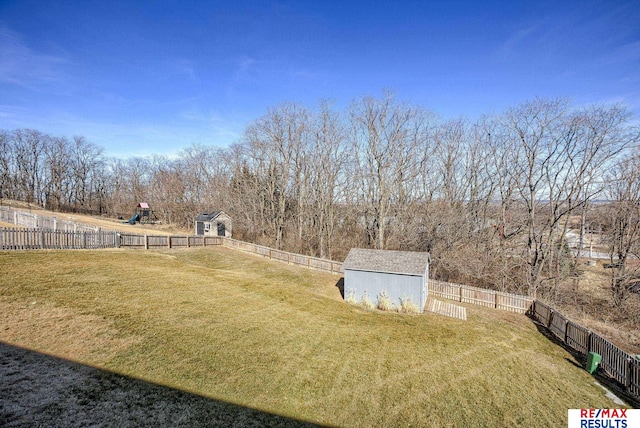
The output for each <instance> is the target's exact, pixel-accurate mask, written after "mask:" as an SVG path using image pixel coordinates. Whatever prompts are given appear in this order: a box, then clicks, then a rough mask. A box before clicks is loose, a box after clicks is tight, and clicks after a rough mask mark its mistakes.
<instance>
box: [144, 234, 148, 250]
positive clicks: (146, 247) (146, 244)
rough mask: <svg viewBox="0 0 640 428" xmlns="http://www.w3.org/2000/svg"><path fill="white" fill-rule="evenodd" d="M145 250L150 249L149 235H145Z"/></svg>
mask: <svg viewBox="0 0 640 428" xmlns="http://www.w3.org/2000/svg"><path fill="white" fill-rule="evenodd" d="M144 249H145V250H148V249H149V237H148V236H147V235H144Z"/></svg>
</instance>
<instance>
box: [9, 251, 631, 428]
mask: <svg viewBox="0 0 640 428" xmlns="http://www.w3.org/2000/svg"><path fill="white" fill-rule="evenodd" d="M339 279H340V278H339V277H338V276H335V275H330V274H324V273H320V272H316V271H311V270H306V269H302V268H295V267H290V266H287V265H283V264H279V263H276V262H269V261H267V260H263V259H261V258H259V257H255V256H251V255H245V254H243V253H239V252H234V251H233V250H229V249H223V248H214V249H211V248H206V249H185V250H166V251H157V252H156V251H141V250H140V251H132V250H105V251H58V252H56V251H32V252H0V341H4V342H7V343H11V344H16V345H19V346H23V347H28V348H31V349H36V350H39V351H43V352H47V353H51V354H54V355H58V356H63V357H65V358H68V359H72V360H75V361H80V362H83V363H86V364H90V365H93V366H98V367H103V368H107V369H109V370H113V371H116V372H119V373H123V374H127V375H131V376H134V377H137V378H141V379H145V380H149V381H152V382H155V383H159V384H163V385H168V386H172V387H174V388H177V389H181V390H185V391H190V392H195V393H198V394H201V395H204V396H208V397H213V398H216V399H220V400H224V401H228V402H231V403H237V404H241V405H245V406H248V407H253V408H257V409H262V410H266V411H269V412H272V413H277V414H282V415H286V416H289V417H294V418H298V419H303V420H309V421H314V422H319V423H322V424H329V425H341V426H416V425H417V426H465V427H470V426H491V427H495V426H528V427H532V426H541V427H547V426H566V423H567V422H566V418H567V409H569V408H585V407H592V408H607V407H619V406H617V405H615V404H614V403H613V402H612V401H610V400H609V399H608V398H606V397H605V392H604V390H603V389H602V388H600V387H599V386H597V385H595V383H594V379H593V378H592V377H591V376H590V375H589V374H588V373H587V372H586V371H584V370H583V369H581V368H579V367H577V366H576V365H575V362H574V360H573V358H572V357H571V355H570V354H568V353H567V352H565V351H564V350H563V349H561V348H560V347H558V346H556V345H554V344H553V343H551V342H550V341H549V340H548V339H547V338H545V337H544V336H543V335H541V334H540V333H539V332H538V330H537V329H536V327H535V325H534V324H533V323H531V322H530V321H529V320H528V319H527V318H526V317H525V316H524V315H516V314H510V313H507V312H502V311H494V310H489V309H483V308H479V307H473V306H468V307H467V314H468V321H466V322H465V321H459V320H455V319H449V318H445V317H442V316H438V315H433V314H424V315H401V314H396V313H382V312H378V311H368V310H365V309H363V308H360V307H357V306H352V305H349V304H347V303H345V302H343V301H342V299H341V297H340V293H339V291H338V288H337V287H336V283H337V282H338V280H339Z"/></svg>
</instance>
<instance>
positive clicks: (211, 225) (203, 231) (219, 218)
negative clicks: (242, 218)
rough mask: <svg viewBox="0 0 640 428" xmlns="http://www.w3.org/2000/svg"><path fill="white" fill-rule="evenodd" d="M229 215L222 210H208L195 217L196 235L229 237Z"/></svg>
mask: <svg viewBox="0 0 640 428" xmlns="http://www.w3.org/2000/svg"><path fill="white" fill-rule="evenodd" d="M231 230H232V229H231V217H229V216H228V215H226V214H225V213H224V212H222V211H210V212H206V213H202V214H200V215H198V216H197V217H196V235H206V236H226V237H227V238H231Z"/></svg>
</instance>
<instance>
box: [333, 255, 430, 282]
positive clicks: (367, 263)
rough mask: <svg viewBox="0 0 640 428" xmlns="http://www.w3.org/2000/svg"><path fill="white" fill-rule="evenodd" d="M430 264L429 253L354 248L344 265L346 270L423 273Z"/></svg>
mask: <svg viewBox="0 0 640 428" xmlns="http://www.w3.org/2000/svg"><path fill="white" fill-rule="evenodd" d="M428 264H429V253H418V252H412V251H389V250H368V249H364V248H352V249H351V250H350V251H349V254H347V258H346V259H345V260H344V265H343V267H344V269H345V270H346V269H351V270H364V271H370V272H388V273H401V274H405V275H423V274H424V271H425V269H426V268H427V265H428Z"/></svg>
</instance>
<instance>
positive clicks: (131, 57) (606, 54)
mask: <svg viewBox="0 0 640 428" xmlns="http://www.w3.org/2000/svg"><path fill="white" fill-rule="evenodd" d="M385 89H390V90H392V91H394V92H395V93H396V95H397V97H398V99H400V100H402V101H408V102H411V103H414V104H417V105H420V106H422V107H424V108H426V109H429V110H432V111H434V112H435V113H437V114H439V115H440V116H442V117H444V118H457V117H461V116H463V117H467V118H470V119H474V118H477V117H478V116H479V115H480V114H483V113H499V112H501V111H503V110H504V109H505V108H507V107H510V106H514V105H517V104H519V103H522V102H524V101H527V100H531V99H533V98H534V97H567V98H569V99H571V100H572V101H573V103H574V104H576V105H581V104H588V103H611V102H621V103H625V104H626V105H627V106H628V107H629V109H630V110H631V111H632V112H633V113H634V114H635V116H636V117H638V116H639V115H640V2H638V1H627V2H625V1H610V2H605V1H597V2H590V1H516V0H513V1H504V2H473V1H432V2H429V1H403V2H393V1H384V2H378V1H373V0H369V1H347V0H342V1H320V0H318V1H281V2H275V1H274V2H261V1H250V2H244V1H184V2H169V1H161V0H155V1H136V0H130V1H123V2H119V1H111V0H109V1H104V0H103V1H78V2H74V1H42V0H38V1H11V0H0V129H4V130H11V129H15V128H32V129H37V130H40V131H43V132H46V133H50V134H53V135H65V136H68V137H71V136H73V135H82V136H85V137H86V138H87V139H88V140H89V141H91V142H93V143H95V144H97V145H99V146H101V147H103V148H104V149H105V152H106V154H107V155H112V156H121V157H128V156H134V155H135V156H137V155H151V154H166V155H171V154H175V153H176V152H178V151H179V150H181V149H183V148H185V147H187V146H189V145H191V144H203V145H217V146H227V145H229V144H231V143H233V142H235V141H237V140H238V139H239V138H240V136H241V134H242V131H243V130H244V127H245V126H246V125H247V124H248V123H249V122H250V121H251V120H253V119H256V118H258V117H260V116H261V115H263V114H264V113H265V112H266V109H267V108H269V107H274V106H277V105H278V104H280V103H282V102H289V101H293V102H298V103H301V104H303V105H305V106H307V107H311V108H312V107H314V106H315V105H316V104H317V102H318V101H319V100H321V99H329V100H333V101H334V102H335V105H336V107H337V108H339V109H343V108H345V107H346V106H348V105H349V103H350V102H351V101H352V100H354V99H356V98H359V97H362V96H366V95H374V96H379V95H380V94H381V93H382V91H383V90H385Z"/></svg>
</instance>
